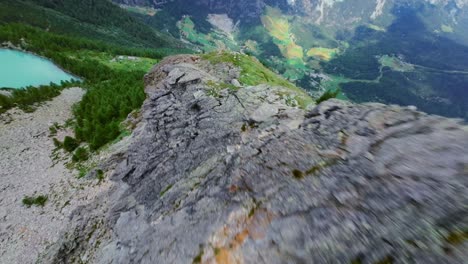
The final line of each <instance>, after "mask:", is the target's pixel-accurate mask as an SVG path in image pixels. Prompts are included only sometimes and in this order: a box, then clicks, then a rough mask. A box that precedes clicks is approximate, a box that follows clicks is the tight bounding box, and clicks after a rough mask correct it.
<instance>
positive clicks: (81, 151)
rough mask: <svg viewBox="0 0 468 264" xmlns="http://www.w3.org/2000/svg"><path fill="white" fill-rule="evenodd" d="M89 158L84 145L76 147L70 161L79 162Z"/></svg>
mask: <svg viewBox="0 0 468 264" xmlns="http://www.w3.org/2000/svg"><path fill="white" fill-rule="evenodd" d="M88 158H89V153H88V150H87V149H86V148H84V147H79V148H77V149H76V151H75V153H73V156H72V161H73V162H81V161H86V160H88Z"/></svg>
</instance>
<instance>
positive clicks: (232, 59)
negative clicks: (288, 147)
mask: <svg viewBox="0 0 468 264" xmlns="http://www.w3.org/2000/svg"><path fill="white" fill-rule="evenodd" d="M203 58H204V59H206V60H208V61H210V62H211V63H214V64H216V63H223V62H227V63H232V64H233V65H235V66H237V67H239V68H240V69H241V76H240V79H239V81H240V82H241V83H243V84H244V85H259V84H263V83H267V84H271V85H278V86H283V87H285V88H288V90H289V91H290V95H291V96H293V97H294V99H296V101H297V102H298V103H299V106H300V107H301V108H306V107H307V105H309V104H311V103H313V102H314V100H313V99H312V98H311V97H310V96H309V95H308V94H307V93H306V92H305V91H304V90H302V89H301V88H298V87H296V86H295V85H294V84H292V83H290V82H289V81H287V80H285V79H283V78H282V77H280V76H279V75H278V74H276V73H274V72H273V71H271V70H270V69H268V68H266V67H265V66H264V65H263V64H262V63H260V62H259V61H258V60H256V59H254V58H253V57H250V56H247V55H244V54H239V53H229V52H213V53H209V54H205V55H204V56H203Z"/></svg>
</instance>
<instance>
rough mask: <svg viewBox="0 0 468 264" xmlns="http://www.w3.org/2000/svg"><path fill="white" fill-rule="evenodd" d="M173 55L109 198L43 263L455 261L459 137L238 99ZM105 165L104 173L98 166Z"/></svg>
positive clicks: (224, 67) (460, 245)
mask: <svg viewBox="0 0 468 264" xmlns="http://www.w3.org/2000/svg"><path fill="white" fill-rule="evenodd" d="M241 75H242V69H240V68H238V67H236V66H234V64H232V63H223V62H220V63H213V62H209V61H208V60H205V59H203V57H199V56H189V55H179V56H175V57H169V58H166V59H165V60H163V61H162V62H161V63H160V64H158V65H157V66H155V67H154V68H153V69H152V70H151V72H150V73H148V74H147V75H146V77H145V83H146V89H145V91H146V94H147V99H146V101H145V103H144V105H143V108H142V110H141V120H140V121H138V118H137V121H135V122H138V123H137V124H136V129H135V130H134V132H133V135H132V138H131V141H132V143H131V144H130V146H129V147H128V150H126V151H125V153H124V154H123V155H121V156H119V157H114V158H113V159H111V160H110V161H108V162H107V163H108V164H107V165H109V163H115V164H114V165H115V166H114V165H113V166H108V167H112V168H113V167H115V169H114V170H113V176H112V181H113V187H112V188H110V190H109V191H107V192H105V193H103V194H101V195H100V196H99V197H98V198H96V200H95V201H94V202H92V203H91V204H90V205H87V206H83V207H81V208H79V209H77V210H76V211H75V212H74V214H73V215H72V220H71V225H69V227H68V228H67V230H66V232H65V233H63V234H62V237H61V239H60V240H59V242H58V243H56V244H54V245H53V246H51V247H50V248H49V250H48V251H47V252H46V253H45V254H44V255H43V256H42V257H41V260H40V262H41V261H42V262H44V263H463V261H464V260H466V259H467V258H468V240H467V238H468V207H467V205H468V152H467V150H468V128H467V127H466V126H465V125H464V124H463V123H462V121H459V120H454V119H447V118H443V117H439V116H432V115H427V114H425V113H422V112H418V111H417V110H416V109H415V108H414V107H399V106H387V105H383V104H377V103H369V104H353V103H349V102H346V101H340V100H336V99H331V100H327V101H325V102H322V103H320V104H319V105H316V106H315V105H310V104H309V106H307V107H302V108H301V107H298V106H297V105H299V104H297V102H295V101H296V100H295V99H294V98H295V97H294V96H295V93H296V92H295V91H291V89H290V88H286V87H281V86H277V85H275V84H272V83H270V84H261V85H256V86H248V85H246V84H245V82H243V81H242V80H243V79H242V76H241ZM102 166H104V165H102Z"/></svg>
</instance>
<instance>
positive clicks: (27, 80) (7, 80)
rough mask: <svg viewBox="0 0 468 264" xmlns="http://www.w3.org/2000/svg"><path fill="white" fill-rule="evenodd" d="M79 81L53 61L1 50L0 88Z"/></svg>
mask: <svg viewBox="0 0 468 264" xmlns="http://www.w3.org/2000/svg"><path fill="white" fill-rule="evenodd" d="M72 79H75V80H76V79H78V78H76V77H74V76H73V75H70V74H68V73H67V72H65V71H63V70H62V69H60V68H59V67H57V66H56V65H55V64H53V63H52V62H51V61H49V60H46V59H43V58H41V57H38V56H35V55H33V54H30V53H26V52H21V51H16V50H10V49H0V88H1V87H8V88H23V87H26V86H39V85H46V84H49V83H51V82H52V83H56V84H60V82H61V81H69V80H72Z"/></svg>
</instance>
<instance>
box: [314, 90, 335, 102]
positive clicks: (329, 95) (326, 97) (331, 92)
mask: <svg viewBox="0 0 468 264" xmlns="http://www.w3.org/2000/svg"><path fill="white" fill-rule="evenodd" d="M340 93H341V90H340V89H336V90H327V91H326V92H324V93H323V94H322V96H320V98H319V99H317V101H316V102H317V104H320V103H322V102H325V101H327V100H329V99H332V98H337V97H338V95H339V94H340Z"/></svg>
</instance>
